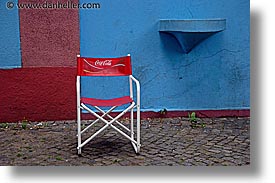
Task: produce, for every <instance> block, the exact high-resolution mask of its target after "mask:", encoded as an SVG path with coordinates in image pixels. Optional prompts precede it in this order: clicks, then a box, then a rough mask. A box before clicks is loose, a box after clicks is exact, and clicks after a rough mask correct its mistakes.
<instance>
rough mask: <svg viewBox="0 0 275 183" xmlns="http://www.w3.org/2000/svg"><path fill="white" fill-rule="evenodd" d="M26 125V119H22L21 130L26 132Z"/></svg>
mask: <svg viewBox="0 0 275 183" xmlns="http://www.w3.org/2000/svg"><path fill="white" fill-rule="evenodd" d="M27 124H28V120H27V119H26V117H24V118H23V120H22V124H21V127H22V129H24V130H26V129H27Z"/></svg>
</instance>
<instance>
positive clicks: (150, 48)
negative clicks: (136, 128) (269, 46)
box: [80, 0, 250, 111]
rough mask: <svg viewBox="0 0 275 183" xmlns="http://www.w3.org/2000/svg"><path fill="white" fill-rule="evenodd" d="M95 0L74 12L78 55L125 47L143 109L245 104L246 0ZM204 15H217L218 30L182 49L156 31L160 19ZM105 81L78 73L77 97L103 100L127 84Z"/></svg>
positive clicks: (113, 53)
mask: <svg viewBox="0 0 275 183" xmlns="http://www.w3.org/2000/svg"><path fill="white" fill-rule="evenodd" d="M80 2H81V3H84V2H90V1H89V0H80ZM97 2H99V3H100V4H101V8H100V9H93V10H84V9H82V10H80V52H81V55H82V56H87V57H115V56H122V55H126V54H128V53H131V55H132V63H133V73H134V76H135V77H137V78H138V79H139V80H140V82H141V87H142V95H141V102H142V110H143V111H145V110H154V111H157V110H160V109H163V108H167V109H169V110H200V109H248V108H250V58H249V55H250V53H249V50H250V48H249V45H250V40H249V39H250V35H249V32H250V25H249V20H250V12H249V11H250V10H249V0H238V1H235V0H174V1H166V0H158V1H157V0H146V1H145V0H113V1H106V0H98V1H97ZM209 18H225V19H226V30H225V31H223V32H220V33H217V34H215V35H213V36H211V37H210V38H208V39H207V40H205V41H203V42H202V43H201V44H199V45H198V46H196V47H195V48H194V49H193V50H192V51H191V52H190V53H189V54H183V53H182V51H181V48H180V46H179V44H178V43H177V41H176V40H175V39H174V38H173V37H171V36H169V35H166V34H160V33H159V32H158V22H159V20H160V19H209ZM113 79H114V78H107V79H106V78H104V79H102V78H96V79H95V80H93V81H92V82H91V83H88V82H90V80H88V79H86V78H84V79H83V80H84V84H85V85H87V87H82V95H83V96H96V97H103V96H104V97H105V98H109V97H115V96H117V95H115V96H114V94H113V92H115V91H116V90H119V91H121V92H122V93H123V94H126V91H127V90H128V88H124V87H123V86H122V85H121V83H122V82H115V81H114V80H113ZM102 81H105V82H107V83H108V84H109V86H110V87H108V88H107V87H106V86H104V85H102V84H101V82H102ZM125 82H127V80H126V79H125ZM91 91H93V92H91Z"/></svg>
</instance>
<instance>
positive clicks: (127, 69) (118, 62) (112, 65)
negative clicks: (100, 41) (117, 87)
mask: <svg viewBox="0 0 275 183" xmlns="http://www.w3.org/2000/svg"><path fill="white" fill-rule="evenodd" d="M131 74H132V67H131V57H130V56H126V57H119V58H86V57H77V75H78V76H129V75H131Z"/></svg>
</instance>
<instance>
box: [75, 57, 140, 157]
mask: <svg viewBox="0 0 275 183" xmlns="http://www.w3.org/2000/svg"><path fill="white" fill-rule="evenodd" d="M128 56H130V54H128ZM77 57H80V55H77ZM80 80H81V76H79V75H77V77H76V94H77V96H76V97H77V137H78V146H77V151H78V154H79V155H80V154H81V148H82V147H83V146H85V145H86V144H87V143H88V142H90V141H91V140H92V139H94V138H95V137H96V136H97V135H99V134H100V133H101V132H102V131H103V130H105V129H106V128H107V127H109V126H110V127H111V128H113V129H114V130H116V131H117V132H118V133H119V134H121V135H122V136H124V137H126V138H127V139H128V140H130V141H131V144H132V146H133V148H134V150H135V152H136V153H139V152H140V147H141V144H140V83H139V81H138V80H137V79H136V78H135V77H134V76H132V75H129V85H130V98H131V99H132V100H133V101H132V102H131V104H130V105H129V106H128V107H127V108H126V109H125V110H123V111H122V112H121V113H119V114H118V115H117V116H116V117H114V118H113V117H112V116H111V115H110V113H111V112H112V111H113V110H114V109H116V108H117V107H118V106H113V107H111V108H110V109H109V110H108V111H106V112H105V111H104V110H102V109H101V108H99V107H98V106H93V107H94V108H95V109H96V110H98V112H99V113H102V115H99V114H98V113H96V112H94V111H93V110H92V109H90V108H89V107H88V106H87V105H85V104H84V103H82V102H81V100H80V99H81V96H80ZM133 81H134V83H135V85H136V103H135V101H134V98H133ZM135 108H136V139H135V132H134V109H135ZM81 110H86V111H88V112H89V113H91V114H93V115H94V116H95V117H96V118H97V119H96V120H94V121H93V122H92V123H91V124H89V125H88V126H87V127H86V128H84V129H83V130H81ZM128 111H130V129H129V128H128V127H126V126H125V125H123V124H122V123H121V122H119V121H118V119H119V118H121V117H122V116H123V115H124V114H125V113H126V112H128ZM104 117H105V118H106V117H107V118H108V120H109V121H108V120H107V119H105V118H104ZM99 121H102V122H104V123H105V125H104V126H103V127H102V128H100V129H99V130H98V131H96V132H95V133H94V134H93V135H91V136H90V137H89V138H88V139H86V140H85V141H84V142H82V138H81V137H82V136H81V135H82V134H83V133H84V132H86V131H87V130H88V129H90V128H91V127H92V126H93V125H94V124H96V123H97V122H99ZM114 123H116V124H118V125H119V126H120V127H122V128H123V129H124V130H126V131H127V132H128V133H130V135H128V134H127V132H126V133H125V132H123V131H122V130H120V129H119V128H117V127H116V126H114V125H113V124H114Z"/></svg>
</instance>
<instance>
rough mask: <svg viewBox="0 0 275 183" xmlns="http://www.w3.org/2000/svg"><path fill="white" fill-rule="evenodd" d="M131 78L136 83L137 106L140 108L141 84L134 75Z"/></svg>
mask: <svg viewBox="0 0 275 183" xmlns="http://www.w3.org/2000/svg"><path fill="white" fill-rule="evenodd" d="M130 78H131V79H132V80H133V81H134V82H135V84H136V88H137V105H138V107H140V84H139V81H138V80H137V79H136V78H135V77H134V76H132V75H130Z"/></svg>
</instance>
